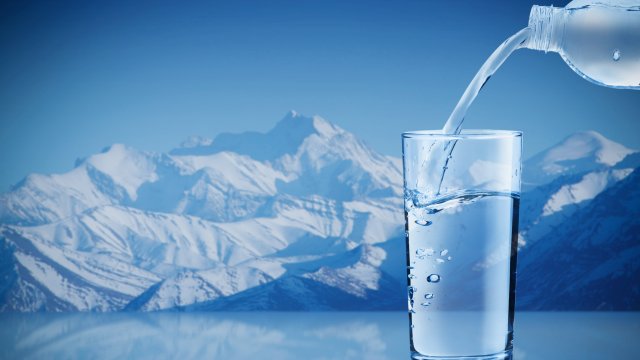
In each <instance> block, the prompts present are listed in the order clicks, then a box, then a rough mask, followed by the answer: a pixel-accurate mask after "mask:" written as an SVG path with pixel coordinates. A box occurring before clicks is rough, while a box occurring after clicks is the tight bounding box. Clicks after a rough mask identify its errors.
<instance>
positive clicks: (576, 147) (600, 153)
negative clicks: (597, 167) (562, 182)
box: [545, 130, 634, 166]
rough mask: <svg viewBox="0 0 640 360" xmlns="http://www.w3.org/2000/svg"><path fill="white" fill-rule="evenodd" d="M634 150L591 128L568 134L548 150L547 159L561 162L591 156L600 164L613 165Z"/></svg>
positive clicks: (547, 160)
mask: <svg viewBox="0 0 640 360" xmlns="http://www.w3.org/2000/svg"><path fill="white" fill-rule="evenodd" d="M633 152H634V150H631V149H629V148H627V147H625V146H624V145H621V144H618V143H616V142H614V141H611V140H609V139H607V138H606V137H604V136H603V135H602V134H600V133H598V132H597V131H593V130H590V131H580V132H577V133H574V134H572V135H569V136H567V137H566V138H565V139H564V140H563V141H561V142H560V143H559V144H558V145H556V146H554V147H552V148H551V149H549V150H548V151H547V154H546V156H545V160H546V162H560V161H567V160H577V159H581V158H585V157H591V158H593V159H594V160H595V161H596V162H597V163H599V164H603V165H607V166H613V165H615V164H616V163H618V162H619V161H620V160H622V159H624V157H625V156H627V155H629V154H631V153H633Z"/></svg>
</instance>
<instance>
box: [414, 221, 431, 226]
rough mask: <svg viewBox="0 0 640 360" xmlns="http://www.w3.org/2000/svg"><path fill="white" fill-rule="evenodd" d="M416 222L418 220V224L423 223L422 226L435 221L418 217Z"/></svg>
mask: <svg viewBox="0 0 640 360" xmlns="http://www.w3.org/2000/svg"><path fill="white" fill-rule="evenodd" d="M415 222H416V224H418V225H421V226H429V225H431V224H433V222H431V221H429V220H425V219H418V220H416V221H415Z"/></svg>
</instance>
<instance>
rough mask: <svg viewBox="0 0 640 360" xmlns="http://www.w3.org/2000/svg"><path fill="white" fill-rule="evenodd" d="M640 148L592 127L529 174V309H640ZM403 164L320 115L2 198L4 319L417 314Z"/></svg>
mask: <svg viewBox="0 0 640 360" xmlns="http://www.w3.org/2000/svg"><path fill="white" fill-rule="evenodd" d="M639 154H640V153H638V152H636V151H634V150H631V149H628V148H626V147H624V146H623V145H620V144H617V143H615V142H613V141H610V140H608V139H606V138H604V137H603V136H602V135H600V134H598V133H595V132H581V133H576V134H574V135H571V136H569V137H567V138H566V139H565V140H563V141H562V142H561V143H560V144H558V145H556V146H554V147H552V148H550V149H548V150H547V151H545V152H542V153H540V154H538V155H536V156H534V157H533V158H531V159H530V160H529V161H527V162H525V164H524V170H523V174H524V183H523V185H524V192H523V194H522V205H521V209H522V210H521V214H522V218H521V223H520V229H521V232H520V239H519V240H520V241H519V244H520V255H519V262H520V263H519V267H518V271H519V274H520V275H519V278H518V282H519V283H518V306H519V307H521V308H524V309H617V310H623V309H624V310H629V309H635V310H637V309H640V301H639V299H640V294H639V292H640V288H639V287H638V282H637V279H638V276H639V275H640V273H639V262H638V261H637V260H636V259H637V258H638V256H636V255H637V253H638V252H640V247H639V245H640V241H639V240H640V239H639V237H640V235H638V234H640V220H639V219H640V217H639V216H638V215H639V214H638V212H639V211H640V207H639V206H638V204H639V202H638V201H639V200H640V198H639V196H640V195H639V189H638V185H639V184H640V182H639V177H640V171H639V170H638V168H639V167H640V155H639ZM402 197H403V196H402V167H401V161H400V159H398V158H394V157H390V156H384V155H381V154H379V153H377V152H376V151H374V150H373V149H371V148H370V147H368V146H367V145H366V144H365V143H363V142H362V141H360V140H359V139H358V138H357V137H356V136H355V135H353V134H351V133H349V132H347V131H345V130H344V129H342V128H340V127H338V126H336V125H335V124H332V123H330V122H328V121H326V120H324V119H322V118H321V117H319V116H314V117H306V116H303V115H301V114H298V113H296V112H293V111H292V112H290V113H288V114H287V115H286V116H285V117H284V118H283V119H282V120H281V121H280V122H278V123H277V124H276V126H275V127H274V128H273V129H272V130H270V131H269V132H267V133H257V132H246V133H241V134H220V135H219V136H217V137H216V138H215V139H213V140H211V139H206V138H201V137H193V138H190V139H188V140H187V141H185V142H184V143H183V144H182V145H181V146H180V147H178V148H176V149H173V150H171V151H169V152H168V153H151V152H144V151H139V150H136V149H134V148H131V147H129V146H126V145H124V144H114V145H112V146H109V147H107V148H105V149H104V150H103V151H102V152H100V153H99V154H95V155H92V156H89V157H87V158H84V159H79V160H77V161H76V164H75V167H74V168H73V169H72V170H71V171H69V172H66V173H63V174H53V175H42V174H32V175H29V176H27V177H26V178H25V179H24V180H22V181H21V182H19V183H18V184H16V185H15V186H13V187H12V189H11V190H10V191H8V192H6V193H4V194H2V195H0V310H2V311H120V310H126V311H152V310H185V311H195V310H374V309H379V310H390V309H405V308H406V271H405V258H404V257H405V245H404V223H403V222H404V219H403V204H402Z"/></svg>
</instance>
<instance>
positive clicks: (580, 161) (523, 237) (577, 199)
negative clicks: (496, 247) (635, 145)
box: [520, 131, 639, 245]
mask: <svg viewBox="0 0 640 360" xmlns="http://www.w3.org/2000/svg"><path fill="white" fill-rule="evenodd" d="M637 155H638V153H637V152H635V151H634V150H631V149H628V148H626V147H624V146H623V145H620V144H618V143H615V142H613V141H611V140H608V139H606V138H605V137H603V136H602V135H600V134H598V133H596V132H594V131H585V132H578V133H575V134H573V135H570V136H568V137H567V138H565V139H564V140H562V141H561V142H560V143H558V144H557V145H555V146H552V147H551V148H549V149H547V150H545V151H543V152H541V153H540V154H537V155H535V156H533V157H532V158H531V159H529V160H527V161H526V162H525V163H524V165H523V195H522V203H521V207H520V209H521V211H520V214H521V217H520V243H521V245H522V244H523V243H529V244H531V243H532V242H535V241H536V240H538V239H540V238H542V237H544V236H545V235H546V234H547V233H549V232H550V231H554V229H555V228H556V227H558V226H561V225H562V224H564V222H566V221H567V220H568V219H571V218H572V216H573V214H574V213H575V212H576V211H577V210H579V209H581V208H584V207H586V206H587V205H588V204H589V203H590V202H591V200H593V199H594V198H596V197H597V196H598V195H599V194H600V193H602V192H603V191H605V190H606V189H608V188H609V187H610V186H612V185H614V184H616V183H618V182H619V181H620V180H622V179H624V178H625V177H627V176H628V175H629V174H631V172H632V171H633V170H634V169H635V168H636V167H637V166H638V165H639V164H634V163H633V162H632V161H630V160H632V159H633V158H634V157H636V156H637ZM626 158H628V159H629V160H627V161H623V160H624V159H626Z"/></svg>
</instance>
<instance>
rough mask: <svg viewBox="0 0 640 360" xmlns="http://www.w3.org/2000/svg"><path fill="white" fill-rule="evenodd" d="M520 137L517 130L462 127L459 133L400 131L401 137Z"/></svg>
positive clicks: (520, 133)
mask: <svg viewBox="0 0 640 360" xmlns="http://www.w3.org/2000/svg"><path fill="white" fill-rule="evenodd" d="M516 137H522V131H518V130H491V129H463V130H462V131H461V132H460V133H459V134H444V133H443V132H442V129H438V130H414V131H406V132H403V133H402V138H403V139H415V138H423V139H504V138H516Z"/></svg>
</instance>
